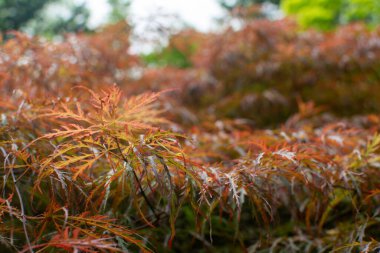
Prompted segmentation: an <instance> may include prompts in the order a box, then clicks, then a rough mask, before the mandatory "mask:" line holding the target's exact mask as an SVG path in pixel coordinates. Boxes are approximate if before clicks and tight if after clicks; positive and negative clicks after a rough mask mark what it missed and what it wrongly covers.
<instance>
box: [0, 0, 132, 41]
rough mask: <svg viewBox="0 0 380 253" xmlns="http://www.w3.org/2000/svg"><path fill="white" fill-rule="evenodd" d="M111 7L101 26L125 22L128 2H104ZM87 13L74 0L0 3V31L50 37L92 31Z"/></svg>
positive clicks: (12, 0) (11, 0)
mask: <svg viewBox="0 0 380 253" xmlns="http://www.w3.org/2000/svg"><path fill="white" fill-rule="evenodd" d="M108 4H109V6H110V8H111V11H110V14H109V17H108V20H105V21H104V22H105V23H115V22H118V21H120V20H122V19H125V18H126V16H127V13H128V7H129V5H130V1H129V0H108ZM89 17H90V10H89V9H88V7H87V6H86V4H85V3H84V2H83V3H80V2H79V3H78V2H77V1H74V0H32V1H30V0H0V30H1V32H2V33H3V34H4V33H5V32H6V31H9V30H22V31H26V32H28V33H29V34H32V35H44V36H46V37H53V36H56V35H59V34H63V33H69V32H92V31H93V30H94V28H92V27H90V26H89Z"/></svg>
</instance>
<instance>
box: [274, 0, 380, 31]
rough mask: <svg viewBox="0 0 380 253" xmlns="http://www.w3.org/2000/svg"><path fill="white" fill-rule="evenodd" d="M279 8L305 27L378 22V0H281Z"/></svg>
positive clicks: (324, 27)
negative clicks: (293, 16) (294, 17)
mask: <svg viewBox="0 0 380 253" xmlns="http://www.w3.org/2000/svg"><path fill="white" fill-rule="evenodd" d="M281 8H282V9H283V10H284V12H285V13H287V14H294V15H295V16H296V18H297V20H298V22H299V23H300V24H301V25H302V26H303V27H305V28H307V27H315V28H318V29H321V30H329V29H332V28H333V27H335V26H336V25H339V24H347V23H349V22H353V21H364V22H366V23H367V24H369V25H376V24H379V23H380V1H379V0H334V1H331V0H315V1H310V0H282V1H281Z"/></svg>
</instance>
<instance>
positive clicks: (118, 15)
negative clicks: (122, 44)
mask: <svg viewBox="0 0 380 253" xmlns="http://www.w3.org/2000/svg"><path fill="white" fill-rule="evenodd" d="M108 4H109V5H110V6H111V12H110V14H109V21H110V22H111V23H116V22H118V21H120V20H125V19H126V17H127V14H128V10H129V6H130V5H131V1H130V0H108Z"/></svg>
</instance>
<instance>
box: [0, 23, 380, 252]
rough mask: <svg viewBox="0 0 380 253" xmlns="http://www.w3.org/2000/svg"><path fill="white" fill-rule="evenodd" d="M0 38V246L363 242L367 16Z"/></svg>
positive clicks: (366, 227) (184, 247)
mask: <svg viewBox="0 0 380 253" xmlns="http://www.w3.org/2000/svg"><path fill="white" fill-rule="evenodd" d="M129 32H130V28H129V27H128V25H126V24H125V23H119V24H116V25H113V26H109V27H106V28H104V29H103V30H101V31H99V32H97V33H95V34H87V35H86V34H77V35H67V36H66V37H65V39H64V41H62V42H48V41H44V40H43V39H40V38H29V37H27V36H26V35H23V34H19V33H14V34H13V38H12V39H10V40H7V41H4V42H3V43H2V45H1V47H0V90H1V94H0V114H1V119H0V120H1V126H0V143H1V145H0V151H1V152H0V161H1V163H0V166H1V171H0V174H1V176H2V180H1V183H0V189H1V195H0V222H1V223H0V231H1V233H0V245H1V246H0V250H1V252H139V251H140V252H191V251H194V252H331V251H336V252H375V251H376V250H378V249H379V248H380V242H378V241H380V233H379V229H380V216H379V205H380V172H379V168H380V135H379V134H378V132H379V130H380V115H379V112H380V76H379V75H380V72H379V69H380V30H379V29H373V30H368V28H365V27H364V26H362V25H360V24H356V25H351V26H347V27H342V28H339V29H338V30H336V31H334V32H330V33H321V32H316V31H304V32H301V31H300V30H299V29H298V27H297V25H295V24H294V23H293V22H291V21H288V20H282V21H276V22H270V21H254V22H248V23H246V24H244V25H243V26H242V27H241V28H239V29H233V28H228V29H226V30H225V31H223V32H222V33H220V34H200V33H197V32H195V31H191V30H188V31H185V32H183V33H179V34H177V35H175V36H174V37H173V38H172V39H171V41H170V44H169V46H168V49H170V48H175V50H177V51H179V52H181V53H182V55H183V56H185V57H187V60H188V62H189V65H187V66H180V67H176V66H155V67H152V66H149V65H148V66H147V65H145V64H144V62H143V61H142V60H141V59H140V58H139V56H137V55H133V54H131V53H130V52H129Z"/></svg>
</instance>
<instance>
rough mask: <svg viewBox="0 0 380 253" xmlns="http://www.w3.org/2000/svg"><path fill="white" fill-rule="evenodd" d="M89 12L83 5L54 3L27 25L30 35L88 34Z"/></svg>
mask: <svg viewBox="0 0 380 253" xmlns="http://www.w3.org/2000/svg"><path fill="white" fill-rule="evenodd" d="M89 18H90V11H89V10H88V8H87V7H86V5H85V4H84V3H82V4H76V3H74V2H73V1H67V0H66V1H55V2H54V3H52V4H50V5H47V6H46V7H45V8H44V10H43V11H41V12H40V13H39V14H38V15H37V17H35V18H34V19H32V20H31V21H30V22H29V23H28V24H27V30H29V31H30V33H32V34H40V35H45V36H54V35H57V34H61V33H65V32H80V31H81V32H83V31H84V32H88V31H90V30H91V29H90V28H89V27H88V20H89Z"/></svg>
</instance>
